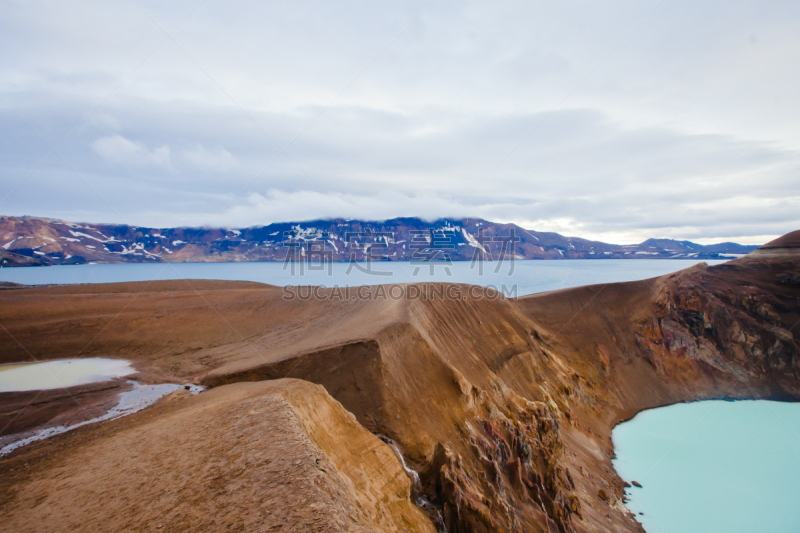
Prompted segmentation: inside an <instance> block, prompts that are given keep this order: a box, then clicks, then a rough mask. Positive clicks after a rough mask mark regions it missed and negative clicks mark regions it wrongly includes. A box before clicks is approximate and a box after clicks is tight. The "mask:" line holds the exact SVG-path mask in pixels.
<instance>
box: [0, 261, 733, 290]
mask: <svg viewBox="0 0 800 533" xmlns="http://www.w3.org/2000/svg"><path fill="white" fill-rule="evenodd" d="M700 262H702V261H692V260H678V259H603V260H558V261H519V260H518V261H514V262H513V268H512V266H511V265H512V264H511V262H509V261H506V262H504V263H502V264H498V263H489V262H486V263H484V264H483V265H481V264H480V263H471V262H469V261H458V262H453V263H428V264H424V265H419V264H414V263H410V262H408V261H404V262H401V261H398V262H373V263H372V264H371V267H370V268H369V270H370V271H367V272H364V270H368V269H367V266H366V264H364V263H361V264H359V265H358V267H352V266H351V265H350V264H349V263H329V264H328V265H317V266H319V267H321V268H319V269H317V270H311V269H309V265H306V264H304V265H302V272H301V268H300V265H299V264H295V265H284V264H283V263H279V262H278V263H161V264H147V263H131V264H115V265H64V266H50V267H17V268H0V281H11V282H16V283H24V284H29V285H40V284H62V283H112V282H120V281H151V280H156V279H219V280H243V281H257V282H261V283H269V284H272V285H278V286H284V285H326V286H328V287H330V286H333V285H338V286H358V285H377V284H384V283H409V282H419V281H448V282H454V283H470V284H473V285H481V286H484V287H485V286H490V285H491V286H493V287H495V288H497V289H498V290H502V287H503V286H505V287H506V289H508V290H507V291H506V294H507V295H510V294H511V293H512V290H513V289H514V287H516V291H517V292H516V294H517V295H518V296H524V295H526V294H533V293H537V292H544V291H551V290H556V289H565V288H569V287H577V286H580V285H591V284H595V283H612V282H618V281H633V280H639V279H647V278H652V277H656V276H661V275H663V274H668V273H670V272H675V271H677V270H682V269H684V268H688V267H690V266H692V265H694V264H697V263H700ZM706 262H707V263H708V264H719V263H722V262H724V261H706ZM311 266H312V267H313V266H314V265H311ZM498 266H499V267H500V268H499V269H498ZM431 270H433V272H431ZM496 270H497V271H496Z"/></svg>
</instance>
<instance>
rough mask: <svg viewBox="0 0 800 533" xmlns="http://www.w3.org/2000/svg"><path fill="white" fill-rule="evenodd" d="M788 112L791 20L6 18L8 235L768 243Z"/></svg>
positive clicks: (794, 127) (464, 5) (653, 3)
mask: <svg viewBox="0 0 800 533" xmlns="http://www.w3.org/2000/svg"><path fill="white" fill-rule="evenodd" d="M165 4H168V5H165ZM798 92H800V2H796V1H772V0H758V1H756V0H753V1H739V0H732V1H729V2H716V1H715V2H711V1H707V0H691V1H689V0H661V1H659V0H641V1H636V2H633V1H606V0H588V1H583V0H575V1H572V0H566V1H564V2H539V1H530V0H526V1H494V2H471V1H459V2H453V1H441V0H433V1H431V0H422V1H395V2H376V1H374V0H373V1H371V2H366V1H364V2H360V1H350V2H340V1H338V0H326V1H320V2H313V1H307V2H297V1H295V2H288V1H276V2H251V1H243V2H236V3H231V2H222V1H220V0H205V1H200V0H191V1H179V0H178V1H172V2H168V3H165V2H156V1H149V0H148V1H144V0H135V1H133V0H120V1H116V0H104V1H97V2H84V1H81V0H76V1H71V2H68V3H67V2H38V1H2V0H0V214H3V215H31V216H43V217H52V218H60V219H64V220H70V221H82V222H106V223H124V224H131V225H136V226H150V227H174V226H224V227H245V226H253V225H265V224H269V223H272V222H283V221H302V220H311V219H316V218H345V219H348V218H354V219H368V220H384V219H388V218H393V217H398V216H418V217H422V218H426V219H434V218H439V217H451V218H461V217H480V218H485V219H487V220H492V221H498V222H514V223H516V224H519V225H521V226H523V227H525V228H527V229H534V230H539V231H556V232H559V233H562V234H565V235H570V236H578V237H585V238H591V239H598V240H603V241H606V242H613V243H635V242H641V241H643V240H645V239H647V238H651V237H656V238H678V239H691V240H694V241H696V242H700V243H704V244H708V243H712V242H721V241H736V242H741V243H748V244H761V243H763V242H766V241H768V240H770V239H772V238H774V237H777V236H779V235H782V234H784V233H787V232H789V231H793V230H796V229H800V202H799V200H800V172H798V171H800V95H799V94H798Z"/></svg>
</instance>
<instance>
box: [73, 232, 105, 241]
mask: <svg viewBox="0 0 800 533" xmlns="http://www.w3.org/2000/svg"><path fill="white" fill-rule="evenodd" d="M69 232H70V233H72V236H73V237H86V238H87V239H94V240H96V241H97V242H106V241H104V240H103V239H98V238H97V237H95V236H93V235H89V234H87V233H81V232H80V231H72V230H69ZM106 240H108V239H106Z"/></svg>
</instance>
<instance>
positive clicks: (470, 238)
mask: <svg viewBox="0 0 800 533" xmlns="http://www.w3.org/2000/svg"><path fill="white" fill-rule="evenodd" d="M461 233H462V234H463V235H464V238H465V239H467V242H468V243H469V244H470V246H473V247H474V248H478V249H479V250H481V251H483V252H485V251H486V248H485V247H483V246H482V245H481V243H479V242H478V239H476V238H475V237H473V236H472V234H470V233H468V232H467V230H465V229H464V228H461Z"/></svg>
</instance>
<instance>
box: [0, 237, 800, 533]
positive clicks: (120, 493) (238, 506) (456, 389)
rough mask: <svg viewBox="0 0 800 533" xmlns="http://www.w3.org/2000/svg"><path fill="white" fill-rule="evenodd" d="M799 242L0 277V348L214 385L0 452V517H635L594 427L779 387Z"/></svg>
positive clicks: (427, 521) (125, 523) (591, 520)
mask: <svg viewBox="0 0 800 533" xmlns="http://www.w3.org/2000/svg"><path fill="white" fill-rule="evenodd" d="M799 250H800V232H795V233H792V234H789V235H787V236H785V237H783V238H781V239H778V240H777V241H773V243H770V244H768V245H766V246H764V247H762V248H761V249H759V250H757V251H756V252H753V253H751V254H750V255H748V256H746V257H744V258H741V259H737V260H735V261H731V262H728V263H725V264H722V265H718V266H715V267H707V266H705V265H700V266H696V267H693V268H691V269H687V270H685V271H681V272H678V273H675V274H671V275H667V276H663V277H660V278H655V279H651V280H644V281H640V282H632V283H621V284H608V285H597V286H590V287H580V288H576V289H570V290H564V291H557V292H551V293H545V294H540V295H533V296H530V297H525V298H521V299H519V300H507V299H504V298H502V297H498V298H496V299H486V298H483V299H475V298H469V297H464V298H458V299H453V298H443V297H441V296H440V295H446V294H447V290H446V289H447V287H445V286H444V285H441V284H422V285H418V286H416V290H417V291H418V292H419V293H420V297H417V298H413V299H409V298H404V299H400V300H392V299H390V298H380V297H375V294H374V293H373V297H370V298H358V297H352V296H354V294H355V293H353V294H351V295H350V296H351V298H349V299H346V300H344V299H342V298H338V297H336V298H334V297H333V296H334V295H332V294H330V295H329V296H331V298H328V299H320V300H310V301H301V300H298V299H294V300H285V299H284V298H283V296H284V291H283V290H282V289H280V288H276V287H271V286H265V285H260V284H255V283H239V282H212V281H194V280H188V281H168V282H152V283H122V284H108V285H78V286H54V287H37V288H9V289H6V290H0V324H2V326H3V328H2V329H3V331H0V335H2V336H3V339H4V340H3V343H2V345H0V362H4V363H8V362H18V361H32V360H42V359H54V358H62V357H83V356H104V357H122V358H126V359H130V360H132V361H134V363H135V365H136V368H137V369H138V370H139V372H140V374H139V375H138V376H137V379H140V380H143V381H147V382H167V381H168V382H186V381H192V382H195V383H201V384H204V385H207V386H211V387H212V389H211V390H210V391H208V392H205V393H203V394H200V395H197V396H191V395H188V394H183V393H176V394H174V395H172V396H171V397H169V398H167V399H165V400H163V401H162V402H160V403H159V404H158V405H156V406H155V407H153V408H150V409H147V410H145V411H142V412H140V413H138V414H136V415H133V416H130V417H126V418H123V419H119V420H116V421H113V422H109V423H104V424H100V425H97V426H91V427H84V428H81V429H78V430H75V431H73V432H69V433H66V434H63V435H60V436H57V437H54V438H52V439H48V440H47V441H43V442H40V443H36V444H33V445H30V446H27V447H25V448H23V449H21V450H18V451H16V452H13V453H12V454H10V455H8V456H6V457H4V458H2V459H0V472H1V473H2V475H0V529H4V530H7V531H45V530H47V531H53V530H66V529H69V528H70V527H78V526H79V525H81V524H91V526H92V527H91V529H93V530H109V531H111V530H119V529H131V530H145V529H147V530H149V529H152V528H158V526H161V527H162V529H161V530H165V531H184V530H199V529H202V528H207V529H208V530H220V529H225V528H230V529H241V530H248V531H249V530H264V531H278V530H285V531H303V530H304V528H306V527H307V528H308V530H319V531H339V530H341V531H345V530H346V531H350V530H352V531H361V530H364V531H434V529H433V528H434V527H435V526H434V521H435V520H437V519H438V518H437V517H438V516H439V515H440V514H441V516H442V517H443V522H444V524H443V525H445V526H446V529H447V531H448V532H450V533H454V532H490V531H542V532H544V531H587V532H588V531H642V530H641V526H640V525H639V524H638V523H637V522H636V521H635V520H634V517H633V516H632V515H631V514H630V513H628V512H627V511H626V509H625V508H624V506H623V505H622V498H623V488H624V485H623V481H622V480H621V479H619V477H618V476H617V475H616V473H615V472H614V470H613V468H612V465H611V458H612V457H613V449H612V445H611V439H610V436H611V430H612V428H613V427H614V426H615V425H616V424H617V423H619V422H620V421H623V420H626V419H628V418H630V417H631V416H633V415H634V414H635V413H637V412H639V411H641V410H642V409H646V408H650V407H654V406H659V405H666V404H670V403H675V402H680V401H692V400H698V399H708V398H772V399H781V400H797V399H798V398H799V397H800V349H798V345H797V341H796V331H797V329H796V326H797V323H798V321H800V254H799V253H798V252H799ZM403 289H404V290H405V291H406V294H407V293H408V286H403ZM461 289H462V290H461V292H460V294H469V293H468V291H467V290H466V288H465V287H462V288H461ZM283 378H290V379H288V380H286V379H283ZM242 382H253V383H242ZM311 383H313V384H317V385H320V386H321V387H318V386H314V385H311ZM0 400H2V398H0ZM70 401H72V400H70ZM66 403H68V402H67V400H65V399H64V398H62V399H61V400H54V401H53V403H52V405H55V406H64V405H66ZM40 409H41V413H42V414H41V416H40V417H39V419H38V420H37V421H36V422H38V423H42V424H46V423H47V422H48V420H49V418H48V417H53V416H57V415H56V414H55V413H56V412H57V411H58V407H51V408H48V409H44V408H41V407H40ZM64 409H66V407H64ZM351 414H352V416H351ZM27 423H32V422H31V421H30V420H29V421H28V422H27ZM8 431H10V430H6V431H5V432H6V433H7V432H8ZM375 435H380V436H383V437H384V438H387V439H391V440H392V441H394V442H396V443H397V444H398V446H399V448H400V449H401V450H402V453H403V455H404V458H405V460H406V461H407V462H408V464H409V466H411V467H412V468H414V469H415V470H416V471H418V472H419V475H420V480H421V487H420V492H421V493H422V496H424V497H425V498H426V499H427V500H429V501H430V502H432V504H433V507H432V508H431V507H429V508H428V509H427V510H424V511H423V510H420V508H418V507H416V506H414V505H413V501H414V500H417V496H418V495H417V494H414V495H412V493H411V482H410V481H409V478H408V477H406V476H405V474H404V473H403V469H402V466H401V464H400V462H399V461H398V460H397V459H396V457H395V456H394V454H393V452H392V450H391V449H390V448H389V446H388V445H386V444H384V443H382V442H381V441H380V440H379V439H378V437H376V436H375ZM340 468H341V470H340ZM437 508H438V511H437ZM431 519H433V521H432V520H431ZM314 528H316V529H314Z"/></svg>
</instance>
